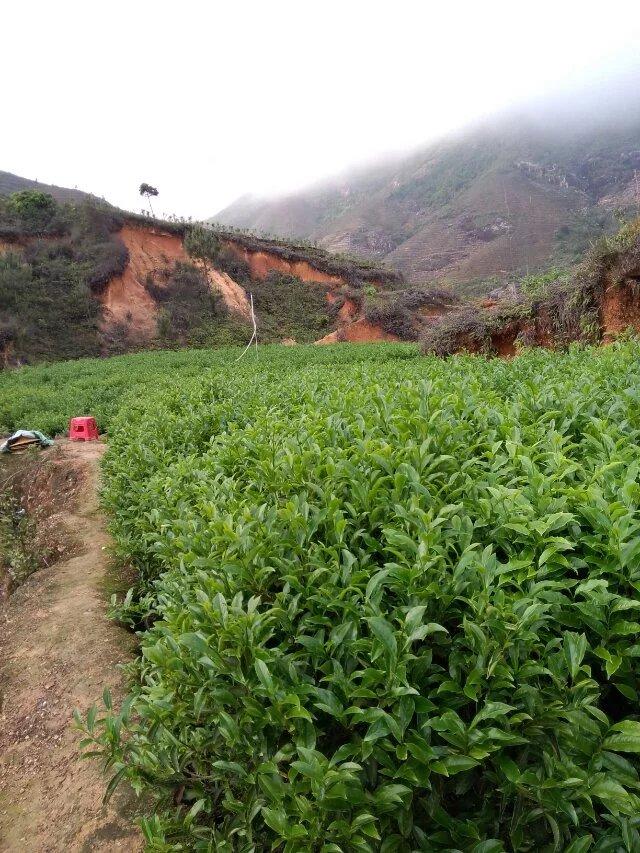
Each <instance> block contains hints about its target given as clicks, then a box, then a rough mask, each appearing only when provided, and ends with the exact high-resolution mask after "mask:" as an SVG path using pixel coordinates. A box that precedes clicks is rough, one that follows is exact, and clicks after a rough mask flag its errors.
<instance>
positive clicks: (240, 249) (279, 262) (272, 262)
mask: <svg viewBox="0 0 640 853" xmlns="http://www.w3.org/2000/svg"><path fill="white" fill-rule="evenodd" d="M223 246H224V247H225V248H226V249H229V251H231V252H233V254H234V255H235V256H236V257H237V258H239V259H240V260H242V261H244V262H245V263H246V264H247V266H248V267H249V271H250V273H251V277H252V278H256V279H260V280H262V279H264V278H266V277H267V276H268V275H269V273H272V272H279V273H282V274H284V275H292V276H295V278H299V279H300V280H301V281H309V282H318V283H322V284H329V285H341V284H345V281H344V279H343V278H341V276H339V275H331V274H330V273H326V272H323V271H322V270H319V269H317V268H316V267H314V266H312V265H311V264H310V263H309V262H308V261H289V260H287V259H286V258H281V257H279V256H278V255H274V254H271V253H270V252H259V251H258V252H256V251H252V250H251V249H247V248H246V247H245V246H241V245H239V244H238V243H234V242H233V241H232V240H224V241H223Z"/></svg>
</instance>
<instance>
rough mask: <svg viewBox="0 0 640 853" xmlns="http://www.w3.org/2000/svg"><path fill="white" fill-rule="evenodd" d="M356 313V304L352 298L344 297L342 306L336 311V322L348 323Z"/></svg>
mask: <svg viewBox="0 0 640 853" xmlns="http://www.w3.org/2000/svg"><path fill="white" fill-rule="evenodd" d="M357 315H358V306H357V305H356V303H355V302H354V301H353V299H345V300H344V303H343V305H342V307H341V308H340V310H339V311H338V322H340V323H350V322H351V321H352V320H354V319H355V318H356V316H357Z"/></svg>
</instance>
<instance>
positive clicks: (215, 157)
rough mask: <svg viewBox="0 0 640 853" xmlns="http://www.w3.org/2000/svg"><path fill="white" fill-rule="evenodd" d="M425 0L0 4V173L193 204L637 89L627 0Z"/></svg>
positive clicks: (277, 188) (268, 189)
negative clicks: (430, 0)
mask: <svg viewBox="0 0 640 853" xmlns="http://www.w3.org/2000/svg"><path fill="white" fill-rule="evenodd" d="M435 5H436V4H421V3H417V2H414V0H398V2H396V3H394V4H389V3H378V2H364V0H351V2H350V3H344V1H343V0H342V2H337V0H325V2H323V3H306V4H301V3H295V2H290V0H279V2H271V3H265V2H258V0H255V2H251V0H236V2H234V3H233V4H204V3H200V2H196V0H183V2H182V3H180V4H168V3H164V4H161V3H158V2H155V3H151V2H148V0H138V2H136V3H130V2H129V3H125V2H122V0H113V2H111V3H110V4H108V5H107V6H105V5H103V4H88V3H86V2H77V1H76V0H66V2H65V0H62V2H60V3H57V4H51V3H49V2H37V1H36V2H30V3H28V4H24V3H23V4H17V3H16V4H7V5H6V8H3V47H2V51H1V53H0V71H1V72H2V79H3V81H4V86H3V97H2V101H3V103H2V109H3V128H2V133H1V134H0V169H5V170H7V171H11V172H15V173H17V174H20V175H23V176H25V177H28V178H33V179H38V180H41V181H43V182H50V183H57V184H60V185H64V186H78V187H79V188H81V189H86V190H89V191H92V192H94V193H96V194H98V195H102V196H104V197H106V198H107V199H108V200H109V201H112V202H113V203H116V204H119V205H121V206H123V207H126V208H130V209H134V210H135V209H140V208H141V207H142V206H143V204H142V202H141V199H140V198H139V196H138V193H137V188H138V185H139V184H140V183H141V182H142V181H146V182H149V183H151V184H153V185H155V186H156V187H158V189H159V191H160V196H159V198H158V201H157V204H156V208H157V210H158V212H160V213H164V214H172V213H175V214H178V215H184V216H194V217H206V216H211V215H212V214H214V213H215V212H216V211H217V210H219V209H220V208H222V207H224V206H225V205H226V204H228V203H230V202H231V201H233V200H234V199H235V198H237V197H238V196H241V195H243V194H246V193H252V194H254V195H260V196H265V195H272V194H281V193H285V192H289V191H291V190H294V189H296V188H299V187H302V186H304V185H307V184H309V183H317V182H318V181H322V180H324V179H326V178H327V177H328V176H331V175H335V174H340V173H344V172H345V170H346V171H348V170H349V169H352V168H354V167H355V166H356V165H357V164H366V163H369V162H371V161H372V160H376V159H380V158H382V157H389V156H393V155H396V156H397V155H398V153H401V152H406V151H410V150H412V149H414V148H416V147H417V146H421V145H424V144H425V143H426V142H428V141H429V140H434V139H437V138H439V137H440V136H442V135H443V134H447V133H451V132H454V131H457V130H459V129H460V128H464V127H466V126H469V125H470V124H472V125H473V124H477V123H478V122H486V121H487V119H488V118H489V117H495V118H492V121H500V120H502V119H504V117H505V116H507V115H514V110H519V111H520V114H521V115H522V116H523V120H524V119H526V120H527V121H533V122H537V123H538V124H539V125H540V126H541V127H545V128H547V129H548V128H554V127H555V128H556V129H562V130H567V129H569V128H574V127H577V126H580V123H581V122H584V121H587V120H588V121H612V120H621V117H622V118H624V117H627V116H628V115H629V113H630V112H631V111H632V109H633V108H635V105H637V103H638V97H639V96H638V85H637V83H636V84H635V85H634V84H633V80H636V81H638V79H639V78H640V59H639V57H638V49H637V45H638V43H639V42H640V4H638V3H637V2H627V1H626V0H624V2H622V0H612V2H609V3H608V4H607V5H606V6H604V7H603V6H602V4H596V3H595V2H574V0H568V2H564V3H561V4H560V3H557V2H547V0H542V2H537V3H535V4H533V3H531V4H529V3H519V4H514V3H508V2H487V3H484V4H472V3H462V4H449V5H448V6H447V7H446V8H435ZM438 6H440V4H438ZM568 93H575V96H574V97H569V98H567V94H568ZM607 116H608V118H607Z"/></svg>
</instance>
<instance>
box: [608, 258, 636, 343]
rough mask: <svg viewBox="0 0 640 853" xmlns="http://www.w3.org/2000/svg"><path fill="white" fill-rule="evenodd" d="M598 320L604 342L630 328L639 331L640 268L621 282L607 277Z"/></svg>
mask: <svg viewBox="0 0 640 853" xmlns="http://www.w3.org/2000/svg"><path fill="white" fill-rule="evenodd" d="M600 320H601V323H602V333H603V339H604V341H605V342H607V341H611V340H613V339H614V338H615V336H616V335H618V334H620V332H623V331H624V330H625V329H628V328H629V327H631V328H632V329H634V330H635V331H636V332H639V331H640V267H638V269H635V270H632V271H631V273H630V274H629V275H626V276H625V277H624V278H623V279H622V280H620V281H615V280H613V281H612V280H611V276H608V277H607V280H606V281H605V285H604V292H603V295H602V303H601V306H600Z"/></svg>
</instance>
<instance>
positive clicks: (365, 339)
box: [316, 317, 400, 344]
mask: <svg viewBox="0 0 640 853" xmlns="http://www.w3.org/2000/svg"><path fill="white" fill-rule="evenodd" d="M399 340H400V338H399V337H397V335H392V334H390V333H389V332H385V331H384V329H382V328H381V327H380V326H375V325H374V324H373V323H370V322H369V321H368V320H367V319H366V318H365V317H362V318H361V319H360V320H356V321H355V322H353V323H349V325H347V326H343V327H342V328H341V329H337V330H336V331H335V332H331V333H330V334H328V335H325V336H324V338H320V340H319V341H316V344H338V343H349V344H372V343H381V342H382V341H399Z"/></svg>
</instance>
